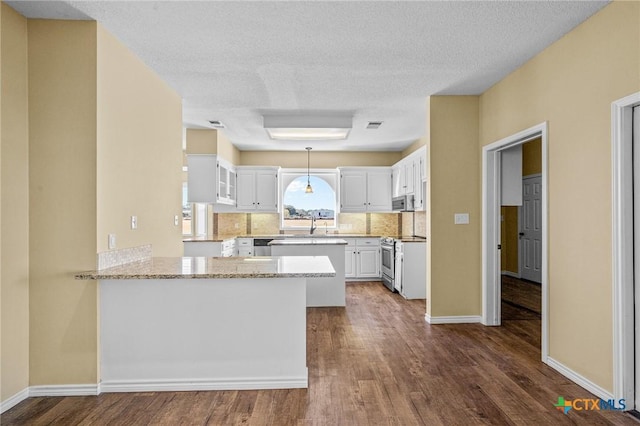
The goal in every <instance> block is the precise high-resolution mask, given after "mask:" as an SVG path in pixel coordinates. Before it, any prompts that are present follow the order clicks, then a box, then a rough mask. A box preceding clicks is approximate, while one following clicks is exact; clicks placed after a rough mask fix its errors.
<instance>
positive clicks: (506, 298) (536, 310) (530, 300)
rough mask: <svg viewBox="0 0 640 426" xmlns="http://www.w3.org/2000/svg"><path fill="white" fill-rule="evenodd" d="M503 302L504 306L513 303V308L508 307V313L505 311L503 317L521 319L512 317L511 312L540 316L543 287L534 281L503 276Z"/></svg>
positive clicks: (518, 314)
mask: <svg viewBox="0 0 640 426" xmlns="http://www.w3.org/2000/svg"><path fill="white" fill-rule="evenodd" d="M502 302H503V306H504V305H505V304H506V305H511V307H513V308H515V311H513V309H507V311H506V315H505V314H504V313H503V319H521V318H511V317H510V314H512V313H513V314H515V315H517V316H523V315H524V316H525V318H522V319H527V318H528V317H530V316H527V315H526V314H537V316H538V317H540V314H541V312H542V287H541V286H540V284H538V283H534V282H533V281H527V280H522V279H519V278H514V277H510V276H507V275H503V276H502Z"/></svg>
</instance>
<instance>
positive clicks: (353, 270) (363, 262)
mask: <svg viewBox="0 0 640 426" xmlns="http://www.w3.org/2000/svg"><path fill="white" fill-rule="evenodd" d="M346 241H347V246H346V247H345V249H344V259H345V262H344V266H345V268H344V272H345V274H344V276H345V278H380V276H381V275H380V272H381V270H380V240H379V239H377V238H346Z"/></svg>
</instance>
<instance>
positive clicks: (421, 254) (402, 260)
mask: <svg viewBox="0 0 640 426" xmlns="http://www.w3.org/2000/svg"><path fill="white" fill-rule="evenodd" d="M426 258H427V243H422V242H419V243H415V242H410V243H402V242H398V241H396V274H395V275H396V277H395V279H396V282H395V287H396V290H398V292H399V293H400V294H401V295H402V296H404V298H405V299H426V298H427V267H426Z"/></svg>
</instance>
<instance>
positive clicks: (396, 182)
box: [392, 160, 417, 197]
mask: <svg viewBox="0 0 640 426" xmlns="http://www.w3.org/2000/svg"><path fill="white" fill-rule="evenodd" d="M416 168H417V167H416V163H415V162H414V161H404V160H403V161H400V162H399V163H396V164H395V165H394V166H393V168H392V169H393V196H394V197H397V196H399V195H407V194H413V193H414V191H415V184H416Z"/></svg>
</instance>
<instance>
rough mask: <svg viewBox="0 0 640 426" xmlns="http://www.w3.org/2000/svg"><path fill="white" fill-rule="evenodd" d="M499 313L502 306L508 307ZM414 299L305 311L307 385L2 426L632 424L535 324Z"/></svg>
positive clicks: (96, 400) (363, 291) (372, 297)
mask: <svg viewBox="0 0 640 426" xmlns="http://www.w3.org/2000/svg"><path fill="white" fill-rule="evenodd" d="M509 306H510V307H511V308H513V306H511V305H509ZM424 313H425V302H424V300H415V301H407V300H404V299H403V298H402V297H400V296H399V295H398V294H391V293H390V292H389V291H388V290H386V289H385V288H384V287H383V286H382V284H381V283H379V282H370V283H349V284H348V285H347V307H346V309H345V308H310V309H308V316H307V318H308V323H307V327H308V365H309V389H294V390H269V391H240V392H237V391H224V392H222V391H218V392H157V393H155V392H152V393H131V394H102V395H100V396H97V397H59V398H30V399H28V400H26V401H24V402H22V403H21V404H19V405H18V406H16V407H14V408H13V409H11V410H9V411H7V412H6V413H4V414H3V415H2V418H1V419H0V422H1V424H2V425H52V424H56V425H90V424H94V425H204V424H210V425H234V424H250V425H402V426H405V425H440V424H442V425H472V424H495V425H503V424H504V425H507V424H509V425H511V424H513V425H516V424H517V425H572V424H585V425H594V424H597V425H612V424H615V425H626V424H629V425H638V424H639V423H637V422H636V420H635V419H633V418H632V417H631V416H630V415H628V414H625V413H621V412H612V411H577V410H571V411H570V412H569V413H568V414H566V415H565V414H563V413H562V412H560V411H558V410H556V408H555V407H554V404H555V403H556V402H557V400H558V397H559V396H563V397H565V399H568V400H570V399H575V398H594V396H593V395H591V394H589V393H588V392H587V391H585V390H584V389H582V388H580V387H579V386H577V385H575V384H573V383H572V382H570V381H569V380H568V379H566V378H564V377H563V376H561V375H560V374H559V373H557V372H555V371H554V370H552V369H551V368H549V367H547V366H546V365H544V364H542V363H541V362H540V319H539V317H533V318H531V317H530V318H527V319H514V320H510V319H503V326H501V327H484V326H482V325H479V324H457V325H434V326H430V325H428V324H426V323H425V320H424Z"/></svg>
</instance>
